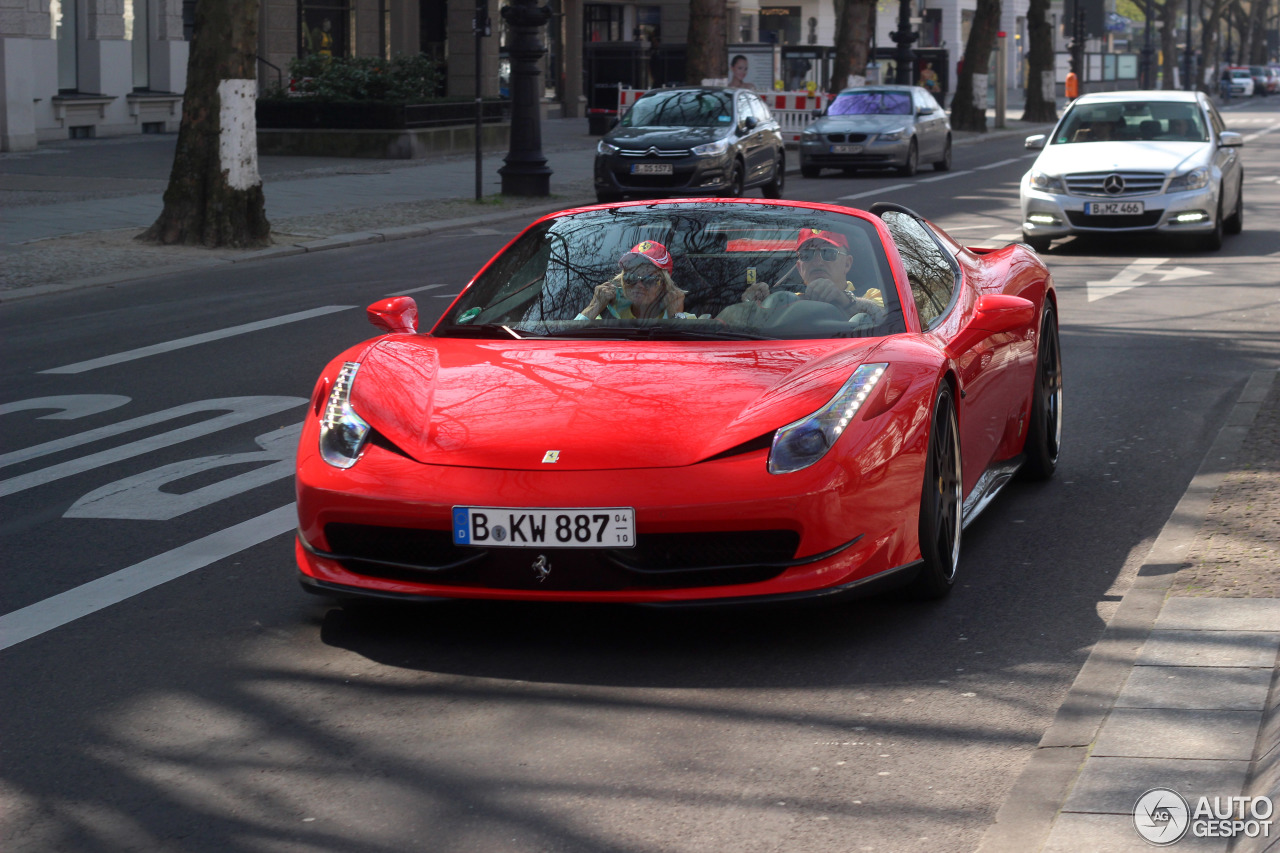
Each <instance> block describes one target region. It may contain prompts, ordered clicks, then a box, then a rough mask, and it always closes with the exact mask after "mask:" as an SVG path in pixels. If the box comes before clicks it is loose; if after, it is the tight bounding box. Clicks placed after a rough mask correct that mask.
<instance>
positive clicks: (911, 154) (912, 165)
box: [898, 139, 920, 178]
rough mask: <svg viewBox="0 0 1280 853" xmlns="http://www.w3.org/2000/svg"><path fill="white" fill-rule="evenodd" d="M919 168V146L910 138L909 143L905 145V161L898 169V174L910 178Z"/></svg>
mask: <svg viewBox="0 0 1280 853" xmlns="http://www.w3.org/2000/svg"><path fill="white" fill-rule="evenodd" d="M919 169H920V148H919V147H918V146H917V145H916V141H915V140H914V139H913V140H911V144H910V145H908V146H907V162H905V163H903V164H902V166H901V167H900V168H899V169H898V174H899V175H901V176H902V177H904V178H910V177H911V176H913V175H914V174H915V173H916V172H917V171H919Z"/></svg>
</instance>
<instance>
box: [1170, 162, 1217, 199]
mask: <svg viewBox="0 0 1280 853" xmlns="http://www.w3.org/2000/svg"><path fill="white" fill-rule="evenodd" d="M1207 186H1209V170H1208V169H1207V168H1205V167H1203V166H1201V167H1200V168H1199V169H1193V170H1191V171H1190V172H1187V173H1186V174H1185V175H1178V176H1177V177H1176V178H1174V179H1173V180H1172V181H1170V182H1169V192H1171V193H1177V192H1185V191H1187V190H1200V189H1204V188H1205V187H1207Z"/></svg>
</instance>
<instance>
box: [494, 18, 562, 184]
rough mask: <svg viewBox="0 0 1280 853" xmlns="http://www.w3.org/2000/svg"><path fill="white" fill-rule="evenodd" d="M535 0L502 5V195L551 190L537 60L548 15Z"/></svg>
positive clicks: (540, 51)
mask: <svg viewBox="0 0 1280 853" xmlns="http://www.w3.org/2000/svg"><path fill="white" fill-rule="evenodd" d="M535 3H536V0H514V2H512V3H511V4H510V5H508V6H504V7H503V9H502V17H504V18H506V19H507V23H508V24H510V25H511V33H512V39H511V48H510V50H511V148H510V150H509V151H508V153H507V156H506V157H505V158H504V160H503V162H504V163H506V165H505V166H503V167H502V168H501V169H499V170H498V174H499V175H501V176H502V193H503V195H525V196H545V195H550V194H551V169H550V167H548V166H547V158H546V157H545V156H543V154H542V123H541V122H542V119H541V116H540V114H539V108H538V105H539V103H540V102H541V100H542V96H541V92H540V91H539V89H540V88H541V76H542V75H541V73H540V72H539V71H538V60H540V59H541V58H542V55H543V54H544V53H546V48H545V47H544V46H543V44H542V37H541V35H540V34H539V32H538V31H539V30H540V29H541V28H542V27H543V26H544V25H545V24H546V23H547V21H548V20H550V19H551V9H550V8H548V7H546V6H537V5H535Z"/></svg>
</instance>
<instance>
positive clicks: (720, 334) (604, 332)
mask: <svg viewBox="0 0 1280 853" xmlns="http://www.w3.org/2000/svg"><path fill="white" fill-rule="evenodd" d="M554 337H557V338H616V339H618V340H628V341H631V340H638V341H775V340H777V337H775V336H773V335H761V334H758V333H756V332H750V331H747V330H745V329H732V328H725V329H715V328H696V329H691V328H686V327H685V326H684V325H683V323H676V324H674V325H661V326H658V325H653V326H584V327H583V328H581V329H564V330H561V331H560V332H557V333H556V335H555V336H554Z"/></svg>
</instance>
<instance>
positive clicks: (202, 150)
mask: <svg viewBox="0 0 1280 853" xmlns="http://www.w3.org/2000/svg"><path fill="white" fill-rule="evenodd" d="M257 45H258V0H199V2H198V3H196V8H195V31H194V34H193V35H192V38H191V56H190V59H189V61H188V63H187V90H186V92H185V94H184V96H183V102H182V123H181V124H180V125H179V127H178V146H177V150H176V151H175V152H174V156H173V169H172V171H171V172H170V173H169V187H168V189H166V190H165V193H164V210H163V211H161V213H160V218H159V219H157V220H156V221H155V223H154V224H152V226H151V227H150V228H149V229H147V231H146V232H145V233H143V234H141V235H139V238H138V239H140V240H147V241H150V242H156V243H165V244H172V243H183V244H186V245H201V246H210V247H213V246H233V247H249V246H263V245H266V244H267V242H268V241H269V239H270V235H271V225H270V223H268V222H267V217H266V212H265V204H264V201H263V197H262V179H261V178H260V177H259V176H258V145H257V136H256V128H257V123H256V121H255V118H254V109H255V106H256V103H257V82H256V80H255V79H254V78H255V70H256V69H255V67H254V62H255V52H256V50H257Z"/></svg>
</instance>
